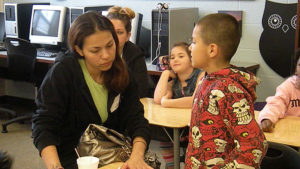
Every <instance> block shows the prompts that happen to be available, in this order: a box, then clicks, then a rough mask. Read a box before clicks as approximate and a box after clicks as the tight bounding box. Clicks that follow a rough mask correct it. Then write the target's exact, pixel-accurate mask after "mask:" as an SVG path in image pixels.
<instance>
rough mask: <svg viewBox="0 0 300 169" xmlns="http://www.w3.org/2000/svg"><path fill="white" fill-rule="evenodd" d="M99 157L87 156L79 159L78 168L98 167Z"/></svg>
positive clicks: (89, 168) (91, 168)
mask: <svg viewBox="0 0 300 169" xmlns="http://www.w3.org/2000/svg"><path fill="white" fill-rule="evenodd" d="M98 164H99V158H97V157H93V156H85V157H80V158H78V159H77V165H78V169H98Z"/></svg>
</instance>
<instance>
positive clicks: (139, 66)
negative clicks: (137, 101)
mask: <svg viewBox="0 0 300 169" xmlns="http://www.w3.org/2000/svg"><path fill="white" fill-rule="evenodd" d="M145 55H146V54H145V52H144V51H143V50H142V49H141V48H139V47H138V46H137V45H135V44H134V43H132V42H130V41H127V42H126V43H125V45H124V48H123V56H122V58H123V59H124V60H125V62H126V63H127V66H128V68H129V69H130V71H131V72H132V75H133V77H134V79H135V81H136V84H137V88H138V92H139V97H140V98H142V97H146V96H147V95H148V91H149V83H148V74H147V66H146V62H145Z"/></svg>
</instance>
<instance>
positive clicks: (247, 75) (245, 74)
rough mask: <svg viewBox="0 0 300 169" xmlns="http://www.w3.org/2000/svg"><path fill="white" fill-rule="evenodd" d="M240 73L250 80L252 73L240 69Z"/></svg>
mask: <svg viewBox="0 0 300 169" xmlns="http://www.w3.org/2000/svg"><path fill="white" fill-rule="evenodd" d="M240 74H241V75H242V76H244V77H245V78H246V79H247V80H250V74H249V73H246V72H242V71H240Z"/></svg>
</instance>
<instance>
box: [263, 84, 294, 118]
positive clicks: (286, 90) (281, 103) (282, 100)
mask: <svg viewBox="0 0 300 169" xmlns="http://www.w3.org/2000/svg"><path fill="white" fill-rule="evenodd" d="M292 88H293V85H292V84H291V82H290V79H287V80H286V81H284V82H283V83H282V84H281V85H279V86H278V87H277V88H276V93H275V96H270V97H268V98H267V99H266V102H267V104H266V106H265V107H264V108H263V110H262V111H261V112H260V113H259V116H258V122H259V123H261V121H262V120H263V119H269V120H271V121H272V122H273V123H276V122H277V121H278V119H280V118H283V117H284V115H285V113H286V111H287V107H288V105H289V100H290V97H291V91H292V90H291V89H292Z"/></svg>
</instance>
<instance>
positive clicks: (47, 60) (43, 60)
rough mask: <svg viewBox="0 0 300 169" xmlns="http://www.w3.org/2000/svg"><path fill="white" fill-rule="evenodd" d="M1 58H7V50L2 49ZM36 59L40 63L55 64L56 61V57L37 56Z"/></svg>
mask: <svg viewBox="0 0 300 169" xmlns="http://www.w3.org/2000/svg"><path fill="white" fill-rule="evenodd" d="M0 58H3V59H6V58H7V52H6V51H0ZM36 61H37V62H39V63H48V64H53V63H54V61H55V57H53V58H47V57H36Z"/></svg>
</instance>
